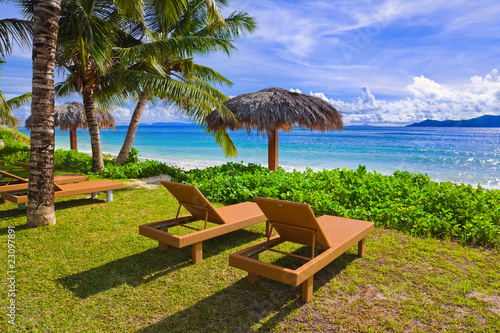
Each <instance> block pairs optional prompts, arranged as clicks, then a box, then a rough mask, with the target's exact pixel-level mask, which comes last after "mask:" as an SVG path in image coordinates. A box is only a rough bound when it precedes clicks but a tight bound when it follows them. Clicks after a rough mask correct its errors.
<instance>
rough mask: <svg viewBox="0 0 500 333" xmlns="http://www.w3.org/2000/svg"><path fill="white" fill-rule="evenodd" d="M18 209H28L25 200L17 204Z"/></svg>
mask: <svg viewBox="0 0 500 333" xmlns="http://www.w3.org/2000/svg"><path fill="white" fill-rule="evenodd" d="M17 209H19V210H24V209H26V203H25V202H23V203H20V204H17Z"/></svg>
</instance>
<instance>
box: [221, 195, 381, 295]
mask: <svg viewBox="0 0 500 333" xmlns="http://www.w3.org/2000/svg"><path fill="white" fill-rule="evenodd" d="M254 200H255V202H256V203H257V204H258V205H259V207H260V208H261V209H262V211H263V212H264V214H266V217H267V220H268V225H267V228H266V234H267V240H266V241H264V242H261V243H259V244H256V245H253V246H251V247H248V248H246V249H243V250H240V251H238V252H235V253H233V254H231V255H230V256H229V265H230V266H233V267H236V268H240V269H242V270H245V271H247V272H248V281H249V282H250V283H251V284H254V283H255V282H257V279H258V276H259V275H260V276H263V277H266V278H269V279H272V280H276V281H279V282H283V283H286V284H289V285H292V286H298V285H299V284H301V283H302V301H303V302H309V301H310V300H311V298H312V290H313V276H314V274H315V273H316V272H318V271H319V270H320V269H322V268H323V267H325V266H326V265H328V264H329V263H330V262H332V261H333V260H334V259H335V258H337V257H338V256H340V255H341V254H342V253H344V252H346V251H347V250H348V249H349V248H350V247H351V246H353V245H354V244H356V243H358V255H359V256H363V254H364V252H365V237H366V236H367V235H368V234H369V233H371V232H372V231H373V229H374V224H373V222H366V221H359V220H351V219H346V218H341V217H335V216H328V215H323V216H321V217H319V218H317V219H316V217H315V216H314V213H313V211H312V210H311V207H310V206H309V205H308V204H302V203H296V202H289V201H282V200H275V199H267V198H260V197H255V198H254ZM273 229H274V230H276V232H277V233H278V235H277V236H274V237H271V234H272V231H273ZM286 241H288V242H293V243H298V244H302V245H305V246H310V247H311V248H312V251H311V252H312V253H311V257H310V258H308V257H305V256H299V255H296V254H291V253H285V252H281V251H278V250H276V249H273V247H275V246H277V245H279V244H281V243H283V242H286ZM316 248H319V249H323V250H324V251H323V252H322V253H320V254H319V255H317V256H315V251H316ZM266 250H267V251H273V252H278V253H281V254H285V255H289V256H292V257H298V258H300V259H303V260H304V259H305V260H307V262H306V263H305V264H303V265H302V266H300V267H299V268H297V269H295V270H292V269H288V268H284V267H281V266H277V265H274V264H270V263H265V262H263V261H259V253H262V252H264V251H266Z"/></svg>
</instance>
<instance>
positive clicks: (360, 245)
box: [358, 238, 365, 257]
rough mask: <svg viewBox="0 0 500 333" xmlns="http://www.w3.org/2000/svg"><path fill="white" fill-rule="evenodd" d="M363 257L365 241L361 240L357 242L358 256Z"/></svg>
mask: <svg viewBox="0 0 500 333" xmlns="http://www.w3.org/2000/svg"><path fill="white" fill-rule="evenodd" d="M364 255H365V239H364V238H363V239H362V240H360V241H359V242H358V256H360V257H362V256H364Z"/></svg>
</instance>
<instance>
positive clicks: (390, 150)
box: [23, 124, 500, 189]
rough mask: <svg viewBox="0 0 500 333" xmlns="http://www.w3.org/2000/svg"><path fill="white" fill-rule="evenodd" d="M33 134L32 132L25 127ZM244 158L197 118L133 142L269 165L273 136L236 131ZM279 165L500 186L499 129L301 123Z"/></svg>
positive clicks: (111, 142) (195, 156) (178, 154)
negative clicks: (230, 153)
mask: <svg viewBox="0 0 500 333" xmlns="http://www.w3.org/2000/svg"><path fill="white" fill-rule="evenodd" d="M23 132H25V133H27V131H23ZM126 132H127V127H126V126H117V128H116V130H115V131H111V130H105V131H101V140H102V149H103V152H105V153H110V154H113V155H116V154H118V152H119V151H120V148H121V145H122V144H123V140H124V138H125V134H126ZM77 133H78V134H77V135H78V148H79V150H80V151H83V152H88V153H90V151H91V147H90V137H89V134H88V131H83V130H78V131H77ZM230 135H231V137H232V139H233V141H234V143H235V145H236V147H237V149H238V156H237V157H235V158H226V157H225V156H224V154H223V152H222V149H221V148H220V147H219V146H218V145H217V144H215V143H214V141H213V139H212V137H211V136H210V135H206V134H205V133H204V132H203V131H202V130H201V129H200V128H199V127H197V126H195V125H191V124H162V125H141V126H139V129H138V131H137V133H136V136H135V140H134V147H135V148H136V149H137V150H139V154H140V157H141V159H155V160H159V161H162V162H166V163H168V164H172V165H178V166H181V167H189V168H192V167H208V166H212V165H220V164H223V163H225V162H227V161H233V162H244V163H249V162H251V163H259V164H263V165H267V137H263V136H262V135H260V136H259V135H257V134H256V133H253V134H251V135H248V134H247V132H245V131H239V132H230ZM279 139H280V140H279V165H280V166H281V167H283V168H284V169H285V170H293V169H297V170H305V169H306V168H311V169H313V170H322V169H337V168H341V169H342V168H347V169H356V168H357V167H358V166H359V165H364V166H366V168H367V169H368V170H369V171H376V172H378V173H381V174H387V175H389V174H392V173H393V172H394V171H395V170H406V171H410V172H413V173H424V174H428V175H429V176H430V177H431V179H432V180H434V181H438V182H441V181H451V182H455V183H464V184H471V185H474V186H476V185H478V184H480V185H481V186H482V187H484V188H489V189H500V128H445V127H441V128H416V127H347V128H345V129H344V130H343V131H341V132H338V131H337V132H326V133H321V132H317V131H310V130H307V129H300V128H296V129H294V130H293V131H291V132H288V133H281V132H280V135H279ZM56 148H64V149H69V132H67V131H60V130H57V131H56Z"/></svg>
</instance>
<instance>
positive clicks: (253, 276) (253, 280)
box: [248, 253, 259, 284]
mask: <svg viewBox="0 0 500 333" xmlns="http://www.w3.org/2000/svg"><path fill="white" fill-rule="evenodd" d="M250 258H252V259H255V260H259V254H258V253H257V254H254V255H253V256H251V257H250ZM258 279H259V276H258V275H257V274H254V273H250V272H248V283H250V284H255V283H256V282H257V280H258Z"/></svg>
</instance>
